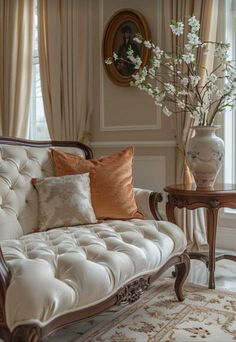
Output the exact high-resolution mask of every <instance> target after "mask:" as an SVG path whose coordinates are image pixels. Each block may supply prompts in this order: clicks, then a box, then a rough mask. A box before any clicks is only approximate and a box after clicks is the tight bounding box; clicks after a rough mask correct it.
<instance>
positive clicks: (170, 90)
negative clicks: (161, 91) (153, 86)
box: [164, 83, 175, 94]
mask: <svg viewBox="0 0 236 342" xmlns="http://www.w3.org/2000/svg"><path fill="white" fill-rule="evenodd" d="M164 86H165V90H166V91H167V93H168V94H174V93H175V86H173V84H171V83H164Z"/></svg>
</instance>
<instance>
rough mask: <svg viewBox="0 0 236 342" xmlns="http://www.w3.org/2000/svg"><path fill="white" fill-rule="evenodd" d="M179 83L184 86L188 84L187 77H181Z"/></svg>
mask: <svg viewBox="0 0 236 342" xmlns="http://www.w3.org/2000/svg"><path fill="white" fill-rule="evenodd" d="M180 83H181V84H182V85H183V86H184V87H186V86H187V85H188V78H187V77H183V78H182V79H181V81H180Z"/></svg>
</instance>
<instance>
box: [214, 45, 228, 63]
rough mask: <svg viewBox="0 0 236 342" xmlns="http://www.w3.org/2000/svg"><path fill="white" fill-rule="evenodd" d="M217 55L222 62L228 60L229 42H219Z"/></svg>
mask: <svg viewBox="0 0 236 342" xmlns="http://www.w3.org/2000/svg"><path fill="white" fill-rule="evenodd" d="M215 55H216V56H217V57H218V58H219V59H220V61H221V62H226V61H227V60H228V58H229V46H228V44H223V43H220V44H218V45H217V47H216V50H215Z"/></svg>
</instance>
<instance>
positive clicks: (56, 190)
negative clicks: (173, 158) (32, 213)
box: [32, 173, 97, 231]
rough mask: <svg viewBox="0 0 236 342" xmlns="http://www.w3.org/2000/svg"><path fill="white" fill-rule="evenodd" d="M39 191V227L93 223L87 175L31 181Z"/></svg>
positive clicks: (93, 215) (44, 228) (94, 219)
mask: <svg viewBox="0 0 236 342" xmlns="http://www.w3.org/2000/svg"><path fill="white" fill-rule="evenodd" d="M32 183H33V185H34V186H35V188H36V189H37V191H38V198H39V219H38V228H39V229H38V230H39V231H44V230H47V229H50V228H56V227H63V226H74V225H77V224H86V223H96V222H97V220H96V216H95V213H94V210H93V207H92V204H91V194H90V181H89V174H88V173H84V174H81V175H70V176H63V177H48V178H42V179H41V178H36V179H33V180H32Z"/></svg>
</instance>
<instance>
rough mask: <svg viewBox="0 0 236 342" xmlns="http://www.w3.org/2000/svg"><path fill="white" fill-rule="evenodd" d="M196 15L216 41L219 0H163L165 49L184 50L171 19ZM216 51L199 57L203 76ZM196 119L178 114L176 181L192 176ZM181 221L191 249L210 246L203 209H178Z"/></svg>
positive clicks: (208, 36)
mask: <svg viewBox="0 0 236 342" xmlns="http://www.w3.org/2000/svg"><path fill="white" fill-rule="evenodd" d="M191 15H195V16H196V17H197V18H198V19H199V20H200V24H201V30H200V36H201V38H202V40H207V41H208V40H209V41H210V40H212V41H215V38H216V29H217V15H218V0H163V22H164V25H165V30H164V34H165V39H164V40H163V41H164V42H163V43H164V44H163V48H164V49H165V50H168V51H173V52H176V53H178V52H181V51H183V48H184V44H185V42H186V30H185V37H183V39H182V40H181V41H180V44H179V45H178V46H177V44H176V39H175V37H173V35H172V34H171V31H170V29H169V23H170V21H171V19H176V20H181V21H183V23H184V24H185V28H186V29H187V27H188V24H187V22H188V18H189V17H190V16H191ZM213 62H214V56H213V53H208V54H207V55H203V54H202V55H198V56H197V65H198V67H199V75H200V76H201V77H202V78H203V79H204V77H205V69H204V68H205V67H207V68H208V70H210V69H211V68H212V66H213ZM193 124H194V122H193V120H192V119H191V118H190V116H189V114H188V113H182V114H178V115H176V140H177V151H176V183H185V182H190V181H191V178H190V177H189V173H188V172H187V170H186V161H185V151H186V147H187V146H188V143H189V139H190V137H191V136H192V129H191V127H192V125H193ZM176 216H177V221H178V224H179V225H180V226H181V227H182V228H183V229H184V231H185V233H186V236H187V240H188V246H189V249H205V248H206V247H207V237H206V225H205V215H204V210H203V209H197V210H193V211H189V210H177V213H176Z"/></svg>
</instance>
